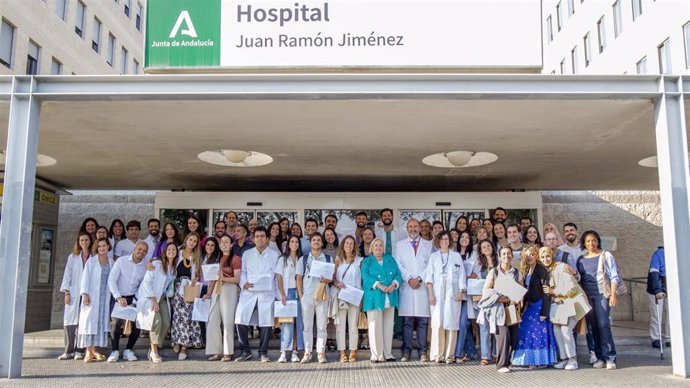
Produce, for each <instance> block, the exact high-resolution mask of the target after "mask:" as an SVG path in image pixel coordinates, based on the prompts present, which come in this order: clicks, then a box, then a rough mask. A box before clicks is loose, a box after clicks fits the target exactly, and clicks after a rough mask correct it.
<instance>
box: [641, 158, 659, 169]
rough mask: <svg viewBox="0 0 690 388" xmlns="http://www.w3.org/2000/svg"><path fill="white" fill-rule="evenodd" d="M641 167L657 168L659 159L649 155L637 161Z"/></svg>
mask: <svg viewBox="0 0 690 388" xmlns="http://www.w3.org/2000/svg"><path fill="white" fill-rule="evenodd" d="M637 164H639V165H640V166H642V167H649V168H658V167H659V160H658V159H657V158H656V155H655V156H650V157H648V158H644V159H642V160H640V161H639V162H637Z"/></svg>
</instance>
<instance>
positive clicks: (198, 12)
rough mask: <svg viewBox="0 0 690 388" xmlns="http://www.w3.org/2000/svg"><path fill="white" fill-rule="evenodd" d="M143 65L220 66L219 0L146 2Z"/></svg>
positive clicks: (156, 0)
mask: <svg viewBox="0 0 690 388" xmlns="http://www.w3.org/2000/svg"><path fill="white" fill-rule="evenodd" d="M147 7H148V11H147V13H146V14H147V17H146V47H145V51H146V54H145V58H146V60H145V66H147V67H163V68H165V67H209V66H219V65H220V15H221V0H148V2H147Z"/></svg>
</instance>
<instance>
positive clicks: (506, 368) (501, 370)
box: [498, 366, 510, 373]
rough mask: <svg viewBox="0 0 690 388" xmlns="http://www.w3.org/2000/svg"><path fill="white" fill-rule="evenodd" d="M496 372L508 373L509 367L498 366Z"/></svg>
mask: <svg viewBox="0 0 690 388" xmlns="http://www.w3.org/2000/svg"><path fill="white" fill-rule="evenodd" d="M498 373H510V368H508V367H507V366H504V367H503V368H500V369H499V370H498Z"/></svg>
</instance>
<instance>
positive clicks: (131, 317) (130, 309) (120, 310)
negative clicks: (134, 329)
mask: <svg viewBox="0 0 690 388" xmlns="http://www.w3.org/2000/svg"><path fill="white" fill-rule="evenodd" d="M110 317H111V318H117V319H124V320H127V321H132V322H134V321H136V320H137V308H136V307H134V306H127V307H122V306H120V304H119V303H117V302H115V307H113V312H112V314H110Z"/></svg>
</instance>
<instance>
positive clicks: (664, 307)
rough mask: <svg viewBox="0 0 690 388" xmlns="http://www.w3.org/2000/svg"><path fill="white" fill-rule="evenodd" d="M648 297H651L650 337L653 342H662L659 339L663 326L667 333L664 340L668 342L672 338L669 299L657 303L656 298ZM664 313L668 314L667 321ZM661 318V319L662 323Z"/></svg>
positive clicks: (664, 334)
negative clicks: (669, 321) (669, 320)
mask: <svg viewBox="0 0 690 388" xmlns="http://www.w3.org/2000/svg"><path fill="white" fill-rule="evenodd" d="M647 296H648V297H649V336H650V337H651V338H652V341H656V340H661V338H659V330H660V329H661V325H662V324H663V325H664V326H663V327H664V331H665V333H663V334H662V335H663V336H664V340H666V339H668V338H670V337H671V327H670V325H669V323H668V298H664V299H661V300H659V303H657V302H656V300H657V299H656V296H654V295H650V294H647ZM664 313H666V319H665V320H664ZM659 318H661V322H660V321H659Z"/></svg>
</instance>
